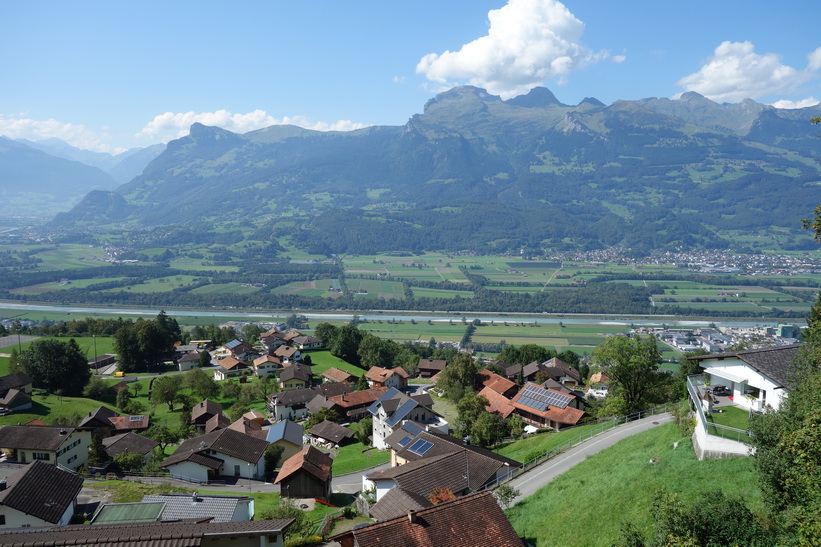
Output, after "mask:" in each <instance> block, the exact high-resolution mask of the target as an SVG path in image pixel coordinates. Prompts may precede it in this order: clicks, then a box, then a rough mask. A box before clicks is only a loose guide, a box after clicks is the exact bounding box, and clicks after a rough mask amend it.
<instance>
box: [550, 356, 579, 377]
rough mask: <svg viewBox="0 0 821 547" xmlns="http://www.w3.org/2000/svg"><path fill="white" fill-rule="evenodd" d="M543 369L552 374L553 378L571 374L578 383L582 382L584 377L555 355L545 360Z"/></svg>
mask: <svg viewBox="0 0 821 547" xmlns="http://www.w3.org/2000/svg"><path fill="white" fill-rule="evenodd" d="M542 370H544V371H545V372H547V373H548V374H550V376H551V377H553V378H558V377H560V376H570V377H571V378H573V380H574V381H576V382H577V383H578V382H581V379H582V377H581V375H580V374H579V371H578V370H576V369H575V368H573V367H571V366H570V365H568V364H567V363H565V362H564V361H562V360H561V359H559V358H558V357H554V358H552V359H550V360H549V361H545V362H544V363H542Z"/></svg>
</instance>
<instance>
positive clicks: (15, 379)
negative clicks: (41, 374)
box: [0, 372, 31, 392]
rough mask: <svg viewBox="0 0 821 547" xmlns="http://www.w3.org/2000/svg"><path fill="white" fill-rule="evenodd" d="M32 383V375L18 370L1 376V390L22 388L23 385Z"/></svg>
mask: <svg viewBox="0 0 821 547" xmlns="http://www.w3.org/2000/svg"><path fill="white" fill-rule="evenodd" d="M30 385H31V376H29V375H28V374H26V373H25V372H18V373H16V374H9V375H7V376H0V392H3V391H6V390H8V389H20V388H21V387H24V386H30ZM29 391H30V390H29Z"/></svg>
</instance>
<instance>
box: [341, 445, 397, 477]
mask: <svg viewBox="0 0 821 547" xmlns="http://www.w3.org/2000/svg"><path fill="white" fill-rule="evenodd" d="M390 459H391V454H390V452H388V451H387V450H377V449H376V448H368V447H366V446H365V445H363V444H362V443H353V444H349V445H347V446H343V447H342V448H340V449H339V452H338V453H337V455H336V457H335V458H334V465H333V471H334V476H335V477H338V476H339V475H345V474H347V473H356V472H357V471H363V470H365V469H368V468H371V467H375V466H377V465H381V464H383V463H387V462H389V461H390Z"/></svg>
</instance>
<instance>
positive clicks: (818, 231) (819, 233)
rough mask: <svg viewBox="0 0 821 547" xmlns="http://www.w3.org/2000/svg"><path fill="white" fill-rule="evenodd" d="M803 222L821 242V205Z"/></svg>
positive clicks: (802, 220)
mask: <svg viewBox="0 0 821 547" xmlns="http://www.w3.org/2000/svg"><path fill="white" fill-rule="evenodd" d="M814 119H819V118H814ZM801 224H802V226H803V227H804V229H805V230H812V231H813V232H815V240H816V241H818V242H819V243H821V205H816V206H815V210H813V217H812V218H802V219H801Z"/></svg>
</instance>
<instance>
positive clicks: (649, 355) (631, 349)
mask: <svg viewBox="0 0 821 547" xmlns="http://www.w3.org/2000/svg"><path fill="white" fill-rule="evenodd" d="M593 359H594V360H595V361H596V362H597V363H599V364H601V365H602V366H603V367H605V369H606V370H607V374H608V375H609V376H610V378H611V381H612V384H611V390H613V392H614V395H616V396H617V397H619V398H620V399H621V402H622V403H623V408H622V410H623V412H625V413H632V412H637V411H639V410H643V409H644V408H646V403H647V401H648V399H650V397H649V395H650V390H651V389H652V388H653V387H654V385H655V384H656V383H657V382H658V380H659V377H658V374H659V373H658V367H659V362H660V361H661V353H660V352H659V350H658V347H657V346H656V339H655V338H654V337H652V336H648V337H646V338H642V337H635V338H631V337H627V336H611V337H609V338H607V340H605V341H604V343H603V344H601V345H600V346H598V347H597V348H596V349H594V350H593ZM662 374H663V373H662Z"/></svg>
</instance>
